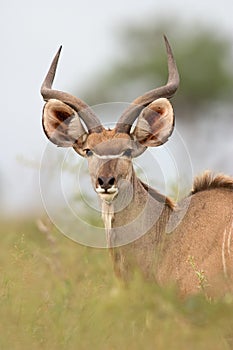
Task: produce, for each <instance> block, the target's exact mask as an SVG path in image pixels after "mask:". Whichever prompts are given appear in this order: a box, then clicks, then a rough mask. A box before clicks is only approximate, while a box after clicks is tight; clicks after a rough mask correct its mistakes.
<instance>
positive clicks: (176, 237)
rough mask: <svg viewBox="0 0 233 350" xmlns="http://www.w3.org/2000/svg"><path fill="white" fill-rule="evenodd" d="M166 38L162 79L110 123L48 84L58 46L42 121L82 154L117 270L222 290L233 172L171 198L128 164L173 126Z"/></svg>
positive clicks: (229, 266) (173, 82)
mask: <svg viewBox="0 0 233 350" xmlns="http://www.w3.org/2000/svg"><path fill="white" fill-rule="evenodd" d="M165 44H166V50H167V59H168V81H167V83H166V85H164V86H162V87H159V88H156V89H154V90H151V91H149V92H146V93H145V94H144V95H142V96H140V97H138V98H136V99H135V100H134V101H133V102H132V103H131V104H130V105H129V107H128V108H127V109H126V110H125V111H124V113H123V114H122V116H121V117H120V119H119V121H118V122H117V124H116V126H115V128H114V129H112V130H110V129H108V130H107V129H105V128H104V127H103V126H102V124H101V122H100V120H99V119H98V117H97V116H96V115H95V113H94V111H93V110H92V109H91V108H90V107H89V106H88V105H87V104H86V103H84V102H83V101H82V100H80V99H79V98H77V97H74V96H72V95H70V94H68V93H66V92H61V91H57V90H54V89H52V84H53V80H54V76H55V72H56V68H57V63H58V59H59V55H60V51H61V48H60V49H59V51H58V53H57V54H56V56H55V58H54V59H53V61H52V64H51V66H50V68H49V71H48V73H47V76H46V78H45V80H44V82H43V84H42V88H41V94H42V96H43V98H44V100H45V101H46V104H45V106H44V110H43V128H44V132H45V134H46V136H47V137H48V138H49V140H50V141H52V142H53V143H54V144H56V145H58V146H62V147H73V149H74V150H75V151H76V152H77V153H78V154H79V155H81V156H83V157H86V158H87V161H88V166H89V172H90V176H91V180H92V184H93V187H94V190H95V191H96V193H97V194H98V196H99V198H100V199H101V203H102V217H103V220H104V224H105V229H106V233H107V241H108V247H109V249H110V252H111V256H112V259H113V264H114V270H115V272H116V274H117V275H118V276H119V277H121V278H123V279H124V280H128V279H130V276H131V274H132V271H133V270H134V269H135V268H136V269H138V270H139V271H140V272H141V273H142V275H143V276H144V277H145V278H146V279H153V280H156V281H157V283H159V284H161V285H163V284H165V283H170V282H176V283H177V285H178V286H179V288H180V290H181V292H182V293H183V294H187V293H193V292H195V291H198V286H199V287H200V281H199V280H198V276H197V272H199V275H200V274H202V284H203V280H204V281H205V288H207V289H208V290H209V292H210V291H216V290H217V289H219V292H222V293H223V292H225V291H226V290H230V288H231V285H232V284H231V280H232V278H233V178H230V177H227V176H224V175H216V176H213V175H211V174H210V173H204V174H203V175H202V176H200V177H198V178H196V179H195V181H194V185H193V189H192V192H191V193H190V195H189V196H187V197H186V198H184V199H183V200H182V201H180V202H179V203H178V204H176V205H175V204H174V203H173V201H172V200H171V199H169V198H166V197H165V196H163V195H161V194H159V193H158V192H157V191H156V190H155V189H153V188H151V187H149V186H148V185H146V184H144V183H143V182H142V181H141V180H140V179H139V178H138V177H137V175H136V174H135V171H134V168H133V164H132V159H133V158H135V157H137V156H139V155H140V154H142V153H143V152H144V151H145V150H146V149H147V147H157V146H160V145H162V144H164V143H165V142H167V140H168V138H169V136H170V135H171V134H172V131H173V128H174V113H173V108H172V106H171V104H170V102H169V100H168V99H169V98H171V97H172V96H173V95H174V93H175V92H176V90H177V88H178V85H179V74H178V70H177V67H176V63H175V60H174V57H173V53H172V50H171V47H170V45H169V43H168V40H167V39H166V37H165ZM81 120H82V122H81ZM134 122H136V125H135V126H134V127H133V123H134ZM138 232H139V234H137V233H138ZM203 276H204V277H203ZM202 287H203V285H202Z"/></svg>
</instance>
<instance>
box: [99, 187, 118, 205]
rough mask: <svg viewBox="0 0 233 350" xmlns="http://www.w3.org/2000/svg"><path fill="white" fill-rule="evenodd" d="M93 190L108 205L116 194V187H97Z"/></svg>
mask: <svg viewBox="0 0 233 350" xmlns="http://www.w3.org/2000/svg"><path fill="white" fill-rule="evenodd" d="M95 190H96V192H97V193H98V195H99V196H100V198H101V199H102V200H104V201H105V202H108V203H110V202H112V201H113V199H114V198H115V197H116V196H117V194H118V188H116V187H110V188H108V189H104V188H101V187H97V188H96V189H95Z"/></svg>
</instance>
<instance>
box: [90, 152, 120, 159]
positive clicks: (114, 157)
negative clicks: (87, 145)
mask: <svg viewBox="0 0 233 350" xmlns="http://www.w3.org/2000/svg"><path fill="white" fill-rule="evenodd" d="M93 153H94V155H95V156H96V157H97V158H99V159H117V158H120V157H122V156H123V154H124V152H121V153H120V154H108V155H103V156H101V155H99V154H97V153H95V152H93Z"/></svg>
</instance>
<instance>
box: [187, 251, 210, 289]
mask: <svg viewBox="0 0 233 350" xmlns="http://www.w3.org/2000/svg"><path fill="white" fill-rule="evenodd" d="M188 263H189V264H190V265H191V267H192V269H193V271H194V272H195V274H196V276H197V279H198V288H199V289H200V290H202V291H203V292H205V289H206V287H209V282H208V279H207V277H206V275H205V272H204V270H200V269H198V267H197V264H196V262H195V261H194V256H192V255H190V256H189V257H188Z"/></svg>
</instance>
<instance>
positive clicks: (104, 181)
mask: <svg viewBox="0 0 233 350" xmlns="http://www.w3.org/2000/svg"><path fill="white" fill-rule="evenodd" d="M97 181H98V184H99V185H100V187H101V188H103V189H104V190H108V189H109V188H111V187H112V186H113V185H114V184H115V181H116V180H115V177H104V176H101V177H98V179H97Z"/></svg>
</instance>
